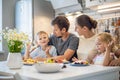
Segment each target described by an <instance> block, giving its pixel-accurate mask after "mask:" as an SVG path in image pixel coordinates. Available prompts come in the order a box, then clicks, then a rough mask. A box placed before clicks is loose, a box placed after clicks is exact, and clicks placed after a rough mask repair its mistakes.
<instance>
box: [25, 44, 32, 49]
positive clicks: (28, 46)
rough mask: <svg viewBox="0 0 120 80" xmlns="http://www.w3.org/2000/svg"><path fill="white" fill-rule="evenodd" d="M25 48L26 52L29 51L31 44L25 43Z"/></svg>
mask: <svg viewBox="0 0 120 80" xmlns="http://www.w3.org/2000/svg"><path fill="white" fill-rule="evenodd" d="M26 48H27V49H28V50H30V48H31V42H29V43H26Z"/></svg>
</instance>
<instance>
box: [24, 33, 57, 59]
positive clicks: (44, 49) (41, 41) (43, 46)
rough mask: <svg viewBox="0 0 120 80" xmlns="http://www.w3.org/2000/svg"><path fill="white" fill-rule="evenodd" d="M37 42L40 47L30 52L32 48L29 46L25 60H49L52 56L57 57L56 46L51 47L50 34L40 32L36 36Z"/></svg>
mask: <svg viewBox="0 0 120 80" xmlns="http://www.w3.org/2000/svg"><path fill="white" fill-rule="evenodd" d="M36 42H37V45H38V47H37V48H36V49H34V50H33V51H32V52H30V47H29V46H28V47H27V49H26V53H25V55H24V58H25V59H28V58H33V59H35V60H36V59H37V58H39V57H41V58H49V57H52V56H57V53H56V48H55V47H54V46H49V45H48V42H49V37H48V34H47V33H46V32H44V31H40V32H38V33H37V35H36Z"/></svg>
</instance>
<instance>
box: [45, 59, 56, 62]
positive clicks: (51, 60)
mask: <svg viewBox="0 0 120 80" xmlns="http://www.w3.org/2000/svg"><path fill="white" fill-rule="evenodd" d="M44 63H55V60H54V59H51V58H50V59H47V60H46V61H44Z"/></svg>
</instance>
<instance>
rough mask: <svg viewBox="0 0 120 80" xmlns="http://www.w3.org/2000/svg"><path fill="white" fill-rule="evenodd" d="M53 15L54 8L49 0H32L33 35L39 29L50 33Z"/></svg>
mask: <svg viewBox="0 0 120 80" xmlns="http://www.w3.org/2000/svg"><path fill="white" fill-rule="evenodd" d="M54 15H55V14H54V10H53V8H52V5H51V3H50V2H49V1H44V0H33V21H34V22H33V25H34V35H35V34H36V33H37V32H38V31H41V30H44V31H46V32H47V33H48V34H50V33H52V27H51V19H52V18H53V17H54Z"/></svg>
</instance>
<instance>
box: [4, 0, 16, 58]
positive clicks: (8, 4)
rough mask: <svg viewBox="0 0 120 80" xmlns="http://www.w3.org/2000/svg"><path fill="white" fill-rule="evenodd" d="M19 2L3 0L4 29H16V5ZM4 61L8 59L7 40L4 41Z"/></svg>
mask: <svg viewBox="0 0 120 80" xmlns="http://www.w3.org/2000/svg"><path fill="white" fill-rule="evenodd" d="M16 1H17V0H2V28H5V27H11V28H13V27H14V24H15V3H16ZM3 51H4V52H5V54H4V56H5V57H4V59H6V58H7V53H8V49H7V45H6V42H5V40H4V41H3Z"/></svg>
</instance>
